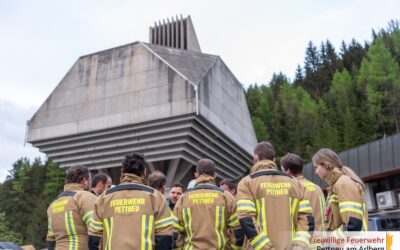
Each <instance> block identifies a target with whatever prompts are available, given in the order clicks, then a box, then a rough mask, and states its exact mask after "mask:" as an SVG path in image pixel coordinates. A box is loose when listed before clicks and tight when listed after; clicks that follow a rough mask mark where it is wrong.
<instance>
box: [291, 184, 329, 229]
mask: <svg viewBox="0 0 400 250" xmlns="http://www.w3.org/2000/svg"><path fill="white" fill-rule="evenodd" d="M296 179H297V180H298V181H300V183H301V184H302V185H303V186H304V189H305V191H304V200H309V201H310V205H311V210H312V215H313V217H314V223H315V231H322V230H323V224H324V213H325V196H324V193H323V192H322V190H321V188H320V187H319V186H318V185H316V184H315V183H312V182H311V181H309V180H307V179H306V178H305V177H304V176H301V177H297V178H296Z"/></svg>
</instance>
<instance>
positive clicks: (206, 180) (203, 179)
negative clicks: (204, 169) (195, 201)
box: [195, 174, 215, 186]
mask: <svg viewBox="0 0 400 250" xmlns="http://www.w3.org/2000/svg"><path fill="white" fill-rule="evenodd" d="M199 184H212V185H215V180H214V177H212V176H209V175H208V174H201V175H200V176H199V177H197V179H196V183H195V186H197V185H199Z"/></svg>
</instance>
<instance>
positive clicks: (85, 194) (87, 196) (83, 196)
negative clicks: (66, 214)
mask: <svg viewBox="0 0 400 250" xmlns="http://www.w3.org/2000/svg"><path fill="white" fill-rule="evenodd" d="M74 197H75V198H76V199H77V200H83V201H89V200H90V201H96V199H97V196H96V195H94V194H93V193H91V192H89V191H86V190H80V191H77V192H76V195H74Z"/></svg>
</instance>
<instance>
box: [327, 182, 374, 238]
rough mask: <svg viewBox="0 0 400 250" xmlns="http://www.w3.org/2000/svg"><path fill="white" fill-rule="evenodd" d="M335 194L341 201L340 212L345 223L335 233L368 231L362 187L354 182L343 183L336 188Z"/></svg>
mask: <svg viewBox="0 0 400 250" xmlns="http://www.w3.org/2000/svg"><path fill="white" fill-rule="evenodd" d="M334 192H335V193H336V194H337V197H338V200H339V212H340V217H341V219H342V222H343V225H342V226H340V227H339V228H338V229H337V230H335V231H341V230H342V231H362V230H366V228H367V223H366V220H367V218H366V216H365V215H366V212H365V209H366V207H365V203H364V202H363V197H362V195H363V189H362V187H361V185H359V184H358V183H356V182H353V181H348V182H342V183H339V184H338V186H337V187H336V186H335V189H334ZM338 233H340V232H338Z"/></svg>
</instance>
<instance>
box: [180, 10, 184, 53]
mask: <svg viewBox="0 0 400 250" xmlns="http://www.w3.org/2000/svg"><path fill="white" fill-rule="evenodd" d="M183 22H184V20H183V18H182V17H181V20H180V22H179V26H180V30H181V36H180V41H179V44H180V46H179V48H180V49H184V46H183V44H184V39H185V38H184V36H185V31H184V27H183Z"/></svg>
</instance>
